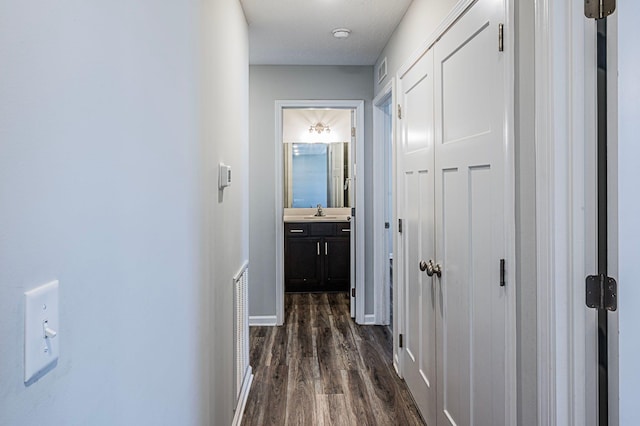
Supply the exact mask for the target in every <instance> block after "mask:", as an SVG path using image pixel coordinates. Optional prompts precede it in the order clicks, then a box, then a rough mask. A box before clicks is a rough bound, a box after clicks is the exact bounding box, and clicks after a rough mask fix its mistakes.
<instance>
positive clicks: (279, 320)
mask: <svg viewBox="0 0 640 426" xmlns="http://www.w3.org/2000/svg"><path fill="white" fill-rule="evenodd" d="M285 108H332V109H354V110H355V111H356V155H355V163H353V159H352V164H354V166H357V167H354V168H353V177H354V178H355V181H356V185H355V190H356V207H357V210H356V217H357V219H356V229H355V234H356V244H355V246H356V253H355V259H354V260H353V261H355V268H356V282H355V289H356V295H357V300H358V302H357V303H356V312H355V314H356V322H357V323H359V324H362V323H364V304H365V296H366V295H365V286H364V283H365V277H364V211H365V207H364V179H363V176H364V168H365V167H364V101H363V100H277V101H275V120H276V123H275V124H276V125H275V129H276V134H275V148H276V149H275V152H276V157H275V172H276V174H275V176H276V182H275V185H276V188H275V189H276V197H275V198H276V199H275V204H276V223H275V233H276V324H278V325H282V324H283V323H284V218H283V217H282V212H283V205H284V204H283V203H284V201H283V184H284V183H283V182H284V181H283V170H282V157H283V148H282V110H283V109H285ZM352 285H353V284H352ZM352 302H353V299H352Z"/></svg>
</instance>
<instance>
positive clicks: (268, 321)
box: [249, 315, 277, 326]
mask: <svg viewBox="0 0 640 426" xmlns="http://www.w3.org/2000/svg"><path fill="white" fill-rule="evenodd" d="M276 324H277V320H276V316H275V315H256V316H252V317H249V325H250V326H251V325H276Z"/></svg>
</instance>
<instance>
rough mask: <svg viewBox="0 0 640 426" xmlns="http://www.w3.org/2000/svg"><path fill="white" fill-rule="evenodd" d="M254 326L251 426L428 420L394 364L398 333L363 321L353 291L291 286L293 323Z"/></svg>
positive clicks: (288, 307)
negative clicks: (354, 315) (354, 309)
mask: <svg viewBox="0 0 640 426" xmlns="http://www.w3.org/2000/svg"><path fill="white" fill-rule="evenodd" d="M250 333H251V336H250V341H251V348H250V363H251V366H252V367H253V371H254V375H255V376H254V380H253V384H252V387H251V392H250V393H249V398H248V400H247V404H246V407H245V412H244V416H243V420H242V424H243V425H247V426H249V425H287V426H293V425H312V426H316V425H327V426H328V425H345V426H351V425H380V426H383V425H385V426H386V425H402V426H411V425H424V422H423V421H422V419H421V417H420V414H419V413H418V410H417V408H416V406H415V404H414V402H413V399H412V398H411V395H410V394H409V390H408V389H407V386H406V384H405V382H404V381H403V380H402V379H400V378H399V377H398V376H397V374H396V373H395V371H394V369H393V365H392V335H391V333H390V332H389V330H388V328H387V327H380V326H359V325H357V324H355V322H354V321H353V320H352V319H351V317H350V315H349V299H348V294H347V293H298V294H296V293H287V294H286V295H285V324H284V325H283V326H281V327H251V332H250Z"/></svg>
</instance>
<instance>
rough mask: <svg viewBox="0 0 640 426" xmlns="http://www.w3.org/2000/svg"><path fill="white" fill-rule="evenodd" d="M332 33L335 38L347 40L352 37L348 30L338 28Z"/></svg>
mask: <svg viewBox="0 0 640 426" xmlns="http://www.w3.org/2000/svg"><path fill="white" fill-rule="evenodd" d="M331 33H332V34H333V36H334V37H335V38H347V37H349V36H350V35H351V30H350V29H348V28H336V29H335V30H333V31H331Z"/></svg>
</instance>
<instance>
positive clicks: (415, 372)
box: [398, 52, 436, 424]
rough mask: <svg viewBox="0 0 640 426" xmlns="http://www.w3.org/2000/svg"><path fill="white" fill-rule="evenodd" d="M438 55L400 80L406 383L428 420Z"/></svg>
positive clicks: (431, 406) (432, 372) (432, 369)
mask: <svg viewBox="0 0 640 426" xmlns="http://www.w3.org/2000/svg"><path fill="white" fill-rule="evenodd" d="M432 70H433V53H432V52H427V54H426V55H425V56H423V57H422V58H421V59H420V61H419V62H418V63H417V64H416V65H415V66H414V67H413V68H412V69H411V70H410V71H409V72H408V73H407V74H406V75H404V76H403V77H402V79H401V80H400V102H401V105H402V111H403V119H402V120H401V122H400V123H399V124H400V126H401V128H400V131H401V137H400V152H399V156H398V159H399V165H398V167H399V170H400V173H401V174H400V188H399V193H400V194H401V197H399V207H400V208H399V210H400V213H399V215H400V217H402V218H403V220H404V222H403V225H404V226H403V228H404V229H403V231H402V234H401V245H402V247H403V265H402V268H403V273H402V276H403V277H404V283H405V287H404V293H403V297H404V307H405V312H404V314H403V315H404V336H405V338H404V349H403V351H402V354H403V355H402V356H403V365H404V366H403V371H404V377H405V380H406V382H407V385H408V386H409V388H410V389H411V393H412V394H413V396H414V399H415V401H416V403H417V405H418V407H419V409H420V411H421V413H422V415H423V417H424V418H425V420H426V421H427V423H428V424H434V423H432V422H434V421H435V414H436V412H435V402H436V399H435V398H436V391H435V384H436V358H435V355H436V352H435V305H436V304H435V299H434V296H435V293H434V287H433V280H432V279H431V278H429V277H428V276H427V275H426V274H425V273H424V272H421V271H420V269H419V263H420V261H425V262H426V261H428V260H429V259H431V258H433V257H434V239H433V238H434V237H433V226H434V217H433V214H434V212H433V191H434V175H433V161H434V160H433V117H434V116H433V75H432Z"/></svg>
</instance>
